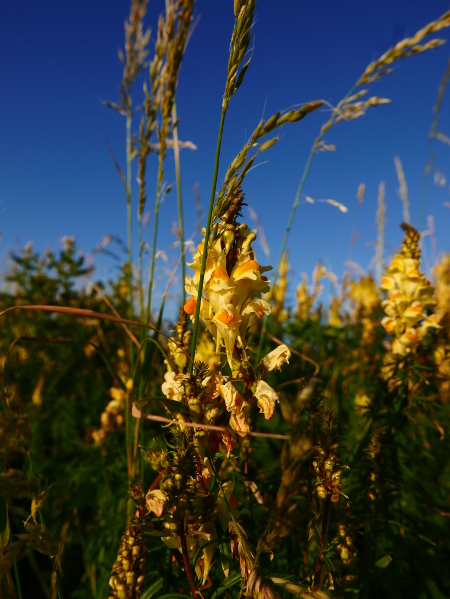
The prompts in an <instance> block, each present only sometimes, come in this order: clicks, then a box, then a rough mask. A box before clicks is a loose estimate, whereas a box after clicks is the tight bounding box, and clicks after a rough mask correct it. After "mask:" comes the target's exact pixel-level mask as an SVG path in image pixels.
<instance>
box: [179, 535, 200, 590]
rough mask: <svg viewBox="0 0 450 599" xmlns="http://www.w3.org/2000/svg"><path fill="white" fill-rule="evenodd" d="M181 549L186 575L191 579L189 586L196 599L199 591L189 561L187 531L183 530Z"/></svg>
mask: <svg viewBox="0 0 450 599" xmlns="http://www.w3.org/2000/svg"><path fill="white" fill-rule="evenodd" d="M181 550H182V552H183V562H184V569H185V570H186V576H187V579H188V581H189V586H190V587H191V593H192V596H193V597H194V599H195V597H197V595H198V593H197V589H196V588H195V581H194V575H193V573H192V568H191V563H190V561H189V552H188V548H187V544H186V533H185V532H184V531H183V534H182V535H181Z"/></svg>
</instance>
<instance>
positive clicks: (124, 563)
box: [122, 559, 131, 572]
mask: <svg viewBox="0 0 450 599" xmlns="http://www.w3.org/2000/svg"><path fill="white" fill-rule="evenodd" d="M122 566H123V569H124V570H125V572H128V570H129V569H130V568H131V563H130V562H129V560H127V559H124V560H123V562H122Z"/></svg>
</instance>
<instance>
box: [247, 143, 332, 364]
mask: <svg viewBox="0 0 450 599" xmlns="http://www.w3.org/2000/svg"><path fill="white" fill-rule="evenodd" d="M319 141H320V136H319V137H318V138H317V139H316V141H315V142H314V145H313V147H312V149H311V152H310V154H309V156H308V160H307V161H306V165H305V169H304V171H303V175H302V178H301V179H300V183H299V186H298V188H297V193H296V194H295V198H294V203H293V204H292V209H291V214H290V216H289V220H288V224H287V227H286V231H285V233H284V237H283V242H282V244H281V249H280V253H279V256H278V261H277V267H276V270H275V273H274V277H273V282H272V288H271V290H270V295H269V301H270V300H271V299H272V294H273V290H274V289H275V285H276V283H277V279H278V273H279V272H280V268H281V263H282V261H283V256H284V252H285V250H286V245H287V240H288V237H289V233H290V232H291V227H292V223H293V221H294V216H295V211H296V210H297V206H298V202H299V200H300V195H301V193H302V189H303V185H304V183H305V180H306V176H307V175H308V171H309V167H310V165H311V161H312V158H313V156H314V152H315V151H316V147H317V144H318V142H319ZM267 319H268V315H267V314H266V315H265V316H264V318H263V322H262V332H261V337H260V341H259V347H258V351H257V353H256V362H255V364H256V365H258V363H259V361H260V359H261V352H262V346H263V343H264V339H265V336H266V329H267Z"/></svg>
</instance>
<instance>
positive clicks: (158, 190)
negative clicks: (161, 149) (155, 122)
mask: <svg viewBox="0 0 450 599" xmlns="http://www.w3.org/2000/svg"><path fill="white" fill-rule="evenodd" d="M163 163H164V153H160V155H159V169H158V181H157V184H156V201H155V224H154V227H153V243H152V262H151V266H150V278H149V281H148V300H147V324H150V316H151V308H152V290H153V277H154V272H155V254H156V236H157V233H158V214H159V202H160V198H161V185H162V181H163V177H164V171H163Z"/></svg>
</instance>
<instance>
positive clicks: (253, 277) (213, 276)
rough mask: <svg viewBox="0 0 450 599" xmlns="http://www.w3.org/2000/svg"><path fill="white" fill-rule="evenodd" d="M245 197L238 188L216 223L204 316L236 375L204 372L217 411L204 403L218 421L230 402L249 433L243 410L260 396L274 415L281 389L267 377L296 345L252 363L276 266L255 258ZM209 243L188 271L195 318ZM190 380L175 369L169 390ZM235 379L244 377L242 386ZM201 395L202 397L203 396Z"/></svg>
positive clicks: (189, 308)
mask: <svg viewBox="0 0 450 599" xmlns="http://www.w3.org/2000/svg"><path fill="white" fill-rule="evenodd" d="M242 200H243V194H242V193H239V194H237V195H236V198H235V201H234V203H232V204H231V206H230V208H229V210H228V211H227V213H225V215H224V216H223V217H222V218H221V220H220V221H219V222H218V223H217V224H216V235H215V237H216V238H215V241H214V242H213V245H212V247H210V248H209V249H208V255H207V259H206V271H205V280H204V286H203V293H204V296H203V297H202V299H201V306H200V318H201V320H202V321H203V323H204V324H205V327H206V329H207V330H208V331H209V333H210V334H211V335H212V338H213V339H214V342H215V353H216V354H219V353H220V350H221V347H222V346H224V347H225V352H226V357H227V362H228V365H229V367H230V369H231V373H232V379H233V381H232V379H231V378H230V377H229V376H224V375H223V374H222V372H216V373H214V374H213V375H211V376H210V377H205V378H204V380H203V381H202V383H201V386H202V387H206V388H207V389H208V390H209V391H208V392H207V393H206V396H207V401H208V402H211V401H213V402H214V401H215V402H216V403H215V404H214V409H213V411H211V409H210V408H207V406H204V407H206V408H207V409H206V410H202V413H203V412H204V415H206V412H207V413H208V415H209V416H207V420H208V423H209V424H213V423H214V421H215V419H216V418H217V416H218V415H219V409H220V405H221V404H222V405H225V407H226V411H227V412H228V413H229V422H230V425H231V427H232V428H233V429H234V430H235V431H236V432H237V433H238V434H239V435H241V436H245V435H246V434H247V433H248V432H249V431H250V428H249V425H248V422H247V418H246V415H245V412H244V411H243V409H244V408H245V407H247V406H248V405H250V404H251V403H254V402H255V401H256V402H257V404H258V407H259V408H260V411H261V412H263V413H264V416H265V418H266V419H269V418H271V417H272V416H273V413H274V409H275V402H276V401H278V395H277V393H276V392H275V391H274V390H273V389H272V387H270V386H269V385H268V384H267V383H266V382H265V381H264V380H263V379H264V377H265V375H266V374H267V372H269V371H271V370H274V369H280V368H281V366H282V365H283V364H284V363H285V362H286V361H288V360H289V357H290V351H289V349H288V348H287V347H286V346H285V345H282V346H280V347H278V348H277V349H276V350H274V351H273V352H271V353H270V354H269V355H268V356H266V357H265V358H263V359H262V360H261V362H260V364H259V367H258V369H257V370H256V371H255V370H254V369H253V368H252V366H251V363H250V355H249V347H248V339H247V335H248V333H249V330H250V329H251V327H252V326H253V325H255V324H257V323H258V321H259V319H260V318H262V317H263V316H264V315H265V314H269V313H270V305H269V304H268V302H266V301H265V300H263V299H261V295H262V294H263V293H267V292H268V291H269V281H268V279H267V277H265V276H264V275H263V274H262V273H264V272H266V271H268V270H270V267H262V266H260V264H259V263H258V262H257V261H256V259H255V254H254V251H253V249H252V247H251V244H252V242H253V241H254V240H255V239H256V231H250V229H249V228H248V226H247V225H246V224H240V223H237V222H236V217H237V216H238V214H239V212H240V208H241V205H242ZM204 246H205V244H204V241H203V242H202V243H201V244H200V245H199V246H198V248H197V252H196V254H195V255H194V259H193V262H192V263H191V264H189V266H190V267H191V268H192V269H193V270H194V271H195V274H194V276H193V277H189V276H188V277H186V291H187V293H188V294H189V295H191V296H192V297H191V299H189V300H188V301H187V302H186V303H185V305H184V311H185V312H186V313H187V314H189V315H190V316H191V318H192V319H194V314H195V311H196V306H197V295H198V288H197V285H198V281H199V278H200V269H201V263H202V257H203V252H204V251H205V247H204ZM183 381H184V382H183ZM186 382H187V379H186V376H184V375H181V374H176V373H175V372H170V371H169V372H167V373H166V375H165V383H164V385H163V392H164V394H165V395H166V396H167V397H169V398H171V399H176V400H178V401H180V400H182V398H183V397H184V396H185V393H186V389H187V387H186ZM234 382H239V384H238V387H239V388H240V391H239V390H238V387H237V386H236V385H235V384H234ZM188 386H189V383H188ZM183 389H184V390H183ZM203 395H205V393H203ZM192 399H194V398H191V400H189V401H192ZM195 400H196V401H197V402H198V401H200V400H199V398H198V396H195ZM198 415H199V413H198V414H197V416H198ZM197 421H198V420H197Z"/></svg>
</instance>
